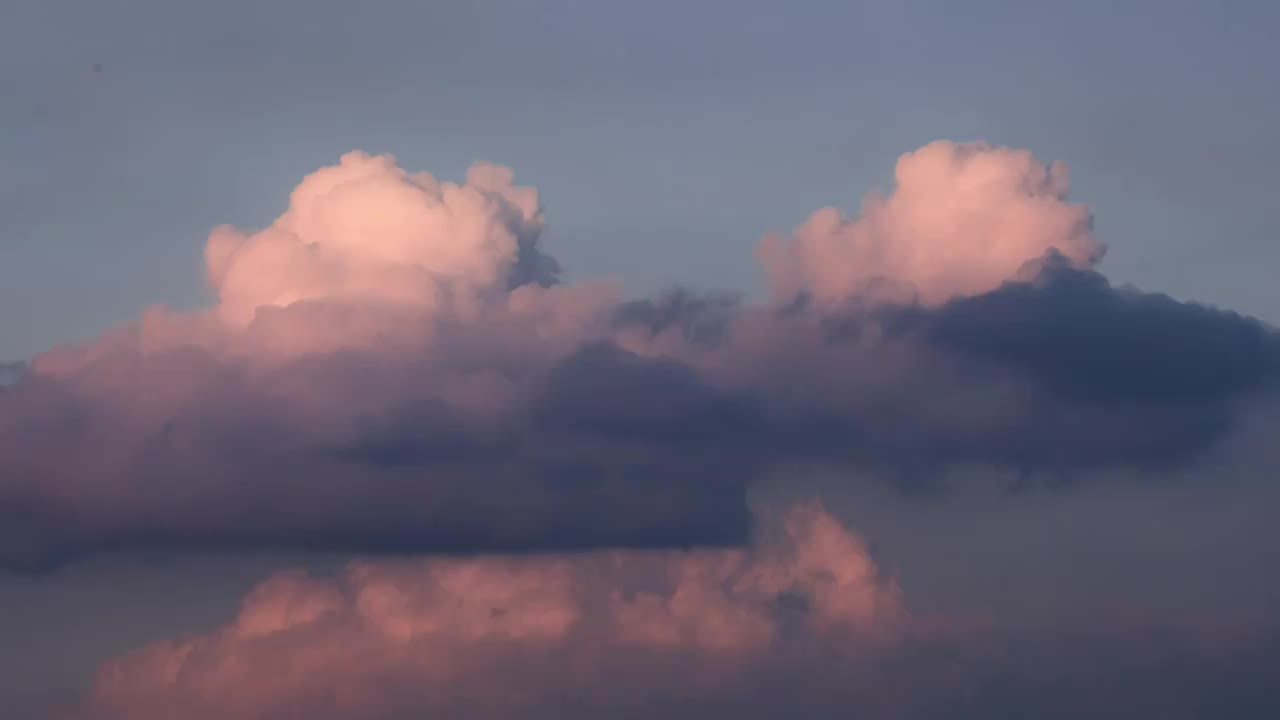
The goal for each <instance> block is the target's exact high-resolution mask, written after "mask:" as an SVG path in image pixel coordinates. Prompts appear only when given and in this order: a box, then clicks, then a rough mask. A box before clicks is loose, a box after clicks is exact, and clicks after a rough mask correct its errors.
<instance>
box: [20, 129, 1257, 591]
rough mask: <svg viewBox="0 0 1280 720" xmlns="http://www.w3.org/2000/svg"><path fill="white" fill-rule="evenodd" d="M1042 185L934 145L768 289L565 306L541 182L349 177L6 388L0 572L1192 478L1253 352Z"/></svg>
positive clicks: (1238, 391)
mask: <svg viewBox="0 0 1280 720" xmlns="http://www.w3.org/2000/svg"><path fill="white" fill-rule="evenodd" d="M1067 191H1068V185H1067V176H1066V171H1065V169H1064V168H1063V167H1062V166H1060V165H1057V164H1054V165H1048V166H1046V165H1043V164H1041V163H1040V162H1039V161H1037V160H1036V159H1035V158H1034V157H1033V156H1032V155H1031V154H1029V153H1027V152H1025V151H1018V150H1011V149H1007V148H1000V147H995V146H991V145H986V144H955V143H949V142H938V143H933V144H930V145H928V146H926V147H924V148H921V149H920V150H917V151H916V152H913V153H909V154H907V155H904V156H903V157H902V158H901V160H900V161H899V163H898V167H897V172H896V186H895V187H894V188H893V190H892V191H891V192H890V193H888V194H887V195H884V196H882V197H879V196H877V197H873V198H871V199H870V200H868V201H867V203H866V204H865V205H864V207H863V209H862V212H861V214H859V215H858V216H856V217H852V218H846V217H843V216H841V215H840V214H839V213H838V212H837V211H834V210H821V211H819V212H818V213H816V214H815V215H814V216H813V217H811V218H810V219H809V220H808V221H806V222H805V223H804V224H803V225H802V226H801V227H800V228H798V229H797V230H796V231H795V233H794V234H793V237H790V238H789V239H783V238H781V237H773V238H769V239H766V241H765V242H764V243H763V245H762V246H761V248H760V257H761V260H762V263H763V265H764V268H765V271H766V273H767V274H768V275H769V277H770V279H771V286H772V288H773V295H772V297H771V298H770V299H769V300H767V301H764V302H758V303H753V302H747V301H745V300H742V299H739V298H735V297H732V296H726V295H715V294H711V295H701V294H698V293H696V292H692V291H686V290H677V291H673V292H672V293H670V294H668V295H665V296H663V297H658V298H652V299H642V300H626V299H624V298H623V297H622V295H621V293H620V292H619V290H618V289H617V288H615V287H612V286H610V285H608V284H592V283H576V284H565V283H562V282H560V281H559V280H558V272H559V268H558V266H557V264H556V262H555V261H554V260H553V259H551V258H550V257H549V256H548V255H547V254H545V253H544V252H543V249H542V246H541V237H542V233H543V230H544V228H545V225H546V221H545V218H544V213H543V210H542V207H541V205H540V201H539V198H538V195H537V193H536V191H534V190H533V189H531V188H528V187H523V186H519V185H516V184H515V182H514V176H513V174H512V173H511V171H509V170H507V169H505V168H501V167H498V166H495V165H487V164H481V165H477V166H476V167H474V168H473V169H472V170H471V171H470V172H469V173H468V175H467V178H466V180H465V181H464V182H462V183H450V182H443V181H439V180H437V179H435V178H433V177H432V176H430V175H427V174H423V173H418V174H413V173H409V172H406V171H404V170H402V169H401V168H399V167H398V165H397V164H396V162H395V161H394V159H393V158H391V157H390V156H371V155H367V154H364V153H351V154H348V155H346V156H344V157H343V158H342V159H341V160H340V161H339V163H338V164H337V165H335V166H332V167H328V168H324V169H322V170H320V171H317V172H316V173H313V174H312V175H310V176H308V177H306V178H305V179H304V180H303V181H302V182H301V183H300V184H299V186H298V187H297V188H296V189H295V190H294V192H293V193H292V195H291V197H290V201H289V206H288V208H287V209H286V210H285V212H284V213H283V214H282V215H281V216H280V217H279V218H278V219H277V220H276V221H275V222H274V223H272V224H271V225H270V226H269V227H267V228H265V229H262V230H258V231H254V232H245V231H240V230H236V229H233V228H230V227H220V228H218V229H216V230H214V231H213V233H212V234H211V235H210V238H209V241H208V244H207V247H206V252H205V259H206V265H207V273H208V279H209V282H210V284H211V285H212V287H213V288H214V290H215V291H216V293H217V298H218V300H217V303H216V304H215V305H214V306H213V307H211V308H208V309H207V310H203V311H198V312H193V313H176V312H173V311H170V310H168V309H165V308H152V309H149V310H148V311H147V312H145V313H144V314H143V316H142V317H141V318H140V319H139V320H138V321H136V322H133V323H130V324H127V325H124V326H121V327H119V328H116V329H114V330H112V331H110V332H108V333H106V334H105V335H104V336H103V337H101V338H99V339H97V340H95V341H93V342H90V343H87V344H85V345H81V346H76V347H65V348H57V349H54V350H51V351H50V352H48V353H45V354H43V355H41V356H39V357H36V358H34V359H33V361H32V363H31V369H30V371H29V372H25V373H22V374H21V376H20V377H17V378H16V379H15V381H14V382H11V383H9V384H7V385H5V386H3V387H0V458H2V459H3V466H4V468H5V473H4V475H3V477H2V478H0V566H3V567H6V568H10V569H14V568H18V569H21V568H28V569H30V568H45V567H50V566H54V565H57V564H59V563H62V562H66V561H69V560H72V559H75V558H79V557H85V556H92V555H95V554H101V553H108V552H128V551H131V550H148V551H150V550H156V549H164V550H169V551H183V550H189V551H256V550H266V549H285V550H302V551H323V552H357V553H392V554H413V553H447V554H467V553H493V552H503V553H513V552H514V553H521V552H540V551H558V550H585V551H590V550H599V549H607V548H636V549H639V548H680V547H717V546H718V547H734V546H743V545H745V544H746V543H748V541H749V539H750V533H751V519H750V514H749V512H748V510H747V501H746V498H747V495H748V493H749V490H750V488H751V487H752V485H753V483H754V482H756V481H757V480H758V479H759V478H761V477H763V476H765V475H766V474H769V473H770V472H772V471H774V470H776V469H777V468H780V467H788V466H794V465H821V466H825V467H828V468H835V469H837V470H838V471H839V472H840V473H842V475H843V476H844V477H847V478H848V482H866V481H870V480H868V479H867V478H885V479H888V480H889V481H890V482H893V483H895V484H896V485H897V486H898V487H899V488H901V489H903V490H904V491H921V490H927V489H928V488H930V487H931V486H932V484H933V483H932V478H934V477H935V476H936V475H937V474H938V473H939V472H940V471H942V470H944V469H946V468H949V467H952V466H957V465H970V464H979V465H995V466H999V467H1003V468H1011V469H1014V470H1016V471H1018V472H1019V473H1022V474H1024V475H1026V476H1028V477H1032V476H1049V477H1053V478H1056V479H1060V480H1064V481H1069V480H1081V481H1083V480H1082V479H1084V478H1086V477H1087V476H1088V473H1090V472H1091V471H1095V470H1103V469H1115V468H1121V469H1139V470H1161V469H1168V468H1173V467H1185V466H1187V465H1189V464H1193V463H1196V462H1200V461H1203V459H1204V458H1206V457H1208V456H1209V455H1210V454H1211V453H1212V452H1213V450H1214V448H1216V447H1218V446H1219V444H1220V442H1221V440H1222V439H1223V438H1224V437H1226V436H1227V435H1228V434H1229V433H1230V432H1231V430H1232V429H1233V427H1234V426H1235V424H1236V423H1237V422H1238V419H1239V418H1240V417H1241V413H1242V412H1244V411H1245V410H1247V409H1248V407H1250V406H1252V405H1254V404H1257V403H1262V402H1265V401H1266V400H1267V398H1268V397H1269V394H1270V391H1271V388H1272V387H1273V386H1274V383H1275V380H1276V375H1277V370H1278V369H1280V337H1278V336H1277V334H1276V333H1275V332H1274V331H1273V330H1272V329H1270V328H1268V327H1266V326H1264V325H1263V324H1262V323H1260V322H1258V321H1256V320H1254V319H1252V318H1248V317H1243V316H1240V315H1238V314H1235V313H1231V312H1227V311H1222V310H1217V309H1213V308H1208V307H1204V306H1200V305H1195V304H1190V303H1184V302H1179V301H1176V300H1174V299H1172V298H1169V297H1166V296H1163V295H1158V294H1150V293H1145V292H1142V291H1139V290H1136V289H1132V288H1118V287H1114V286H1113V285H1111V284H1110V283H1109V282H1108V281H1107V280H1106V279H1105V277H1104V276H1102V275H1101V274H1099V272H1098V269H1097V266H1098V263H1099V261H1100V259H1101V258H1102V256H1103V246H1102V244H1101V243H1100V242H1099V241H1098V240H1097V239H1096V238H1095V237H1094V233H1093V228H1092V219H1091V216H1090V214H1089V212H1088V210H1087V209H1086V208H1084V207H1082V206H1080V205H1078V204H1074V203H1071V202H1069V200H1068V199H1067Z"/></svg>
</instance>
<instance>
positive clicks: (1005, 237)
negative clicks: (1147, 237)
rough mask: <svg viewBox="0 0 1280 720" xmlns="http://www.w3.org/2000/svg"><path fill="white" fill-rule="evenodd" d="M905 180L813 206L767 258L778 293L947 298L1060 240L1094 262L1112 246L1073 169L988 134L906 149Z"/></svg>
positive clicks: (1013, 271) (986, 285)
mask: <svg viewBox="0 0 1280 720" xmlns="http://www.w3.org/2000/svg"><path fill="white" fill-rule="evenodd" d="M894 177H895V180H896V187H895V188H894V189H893V191H892V192H891V193H890V194H889V195H887V196H881V195H872V196H870V197H868V198H867V199H866V201H865V203H864V204H863V207H862V211H861V213H860V214H859V215H858V216H856V217H853V218H849V217H847V216H845V215H844V214H843V213H842V212H841V211H840V210H838V209H836V208H830V207H829V208H823V209H821V210H818V211H817V212H815V213H813V215H811V216H810V217H809V219H808V220H806V221H805V222H804V224H802V225H801V226H800V227H798V228H796V229H795V231H794V233H793V235H792V237H790V238H783V237H781V236H776V235H775V236H770V237H769V238H767V239H766V240H765V242H764V243H763V244H762V245H761V247H760V258H761V260H762V262H763V263H764V265H765V269H766V270H767V272H768V275H769V281H770V285H771V287H772V289H773V293H774V295H775V297H777V298H779V299H780V300H782V301H783V302H786V301H789V300H790V299H791V298H793V297H794V296H795V295H796V294H797V293H808V294H809V295H811V296H812V297H813V298H814V299H816V300H817V301H820V302H823V303H840V302H843V301H847V300H849V299H851V298H854V297H880V298H887V299H891V300H899V301H900V300H903V299H915V300H917V301H919V302H921V303H923V304H925V305H939V304H941V303H944V302H946V301H947V300H950V299H952V298H954V297H958V296H967V295H978V294H981V293H985V292H988V291H991V290H995V289H996V288H998V287H1000V285H1001V284H1002V283H1004V282H1006V281H1008V280H1012V279H1014V278H1015V277H1016V276H1017V273H1018V271H1019V270H1020V269H1021V268H1022V266H1023V265H1024V264H1026V263H1028V262H1030V261H1034V260H1037V259H1039V258H1041V257H1042V256H1044V254H1045V253H1046V252H1047V251H1049V250H1056V251H1058V252H1059V253H1060V254H1061V255H1062V256H1064V257H1066V258H1067V259H1068V260H1069V261H1070V262H1071V263H1072V264H1073V265H1075V266H1076V267H1081V268H1088V267H1092V266H1093V265H1094V264H1095V263H1096V262H1097V261H1098V260H1100V259H1101V257H1102V254H1103V249H1104V248H1103V246H1102V244H1101V243H1099V242H1098V240H1097V239H1096V238H1095V237H1094V235H1093V228H1092V218H1091V216H1090V214H1089V210H1088V208H1086V207H1084V206H1083V205H1078V204H1073V203H1070V202H1068V201H1067V199H1066V198H1067V189H1068V180H1067V169H1066V167H1065V166H1064V165H1062V164H1061V163H1053V164H1050V165H1047V166H1046V165H1043V164H1041V163H1040V161H1038V160H1037V159H1036V158H1035V157H1034V156H1033V155H1032V154H1031V153H1029V152H1027V151H1025V150H1014V149H1010V148H1004V147H996V146H993V145H989V144H986V143H953V142H949V141H938V142H934V143H930V144H929V145H926V146H924V147H922V148H920V149H919V150H916V151H915V152H910V153H907V154H905V155H903V156H902V157H900V158H899V159H898V164H897V167H896V169H895V173H894Z"/></svg>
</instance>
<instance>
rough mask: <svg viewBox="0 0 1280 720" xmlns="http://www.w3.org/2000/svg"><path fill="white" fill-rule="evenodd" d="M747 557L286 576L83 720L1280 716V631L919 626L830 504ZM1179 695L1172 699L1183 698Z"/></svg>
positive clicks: (123, 666)
mask: <svg viewBox="0 0 1280 720" xmlns="http://www.w3.org/2000/svg"><path fill="white" fill-rule="evenodd" d="M755 537H756V539H755V541H754V542H753V543H752V544H751V546H749V547H747V548H744V549H718V550H712V549H704V550H694V551H690V552H683V551H657V550H647V551H635V550H631V551H612V552H610V551H597V552H592V553H584V554H572V555H562V554H555V555H545V556H528V555H525V556H486V557H474V558H432V559H426V560H413V561H400V562H388V561H382V562H375V563H370V562H357V563H354V564H352V565H350V566H349V567H348V568H347V569H346V570H345V571H344V572H343V573H341V574H340V575H338V576H336V577H332V578H321V577H316V576H312V575H308V574H306V573H302V572H298V571H285V572H281V573H278V574H277V575H275V576H273V577H271V578H270V579H268V580H266V581H265V582H263V583H262V584H261V585H259V586H258V587H257V588H256V589H254V590H253V591H252V592H251V593H250V594H249V595H248V596H247V597H246V598H245V599H244V602H243V605H242V607H241V608H240V611H239V613H238V615H237V616H236V617H235V618H234V619H232V620H231V621H229V622H228V623H226V624H225V625H223V626H221V627H217V628H214V629H212V630H209V631H207V632H202V633H199V634H196V635H192V636H190V637H187V638H182V639H177V640H172V641H165V642H161V643H156V644H154V645H151V646H148V647H144V648H142V649H139V650H137V651H134V652H132V653H129V654H127V655H124V656H121V657H118V658H116V659H113V660H111V661H109V662H107V663H105V664H103V666H102V667H101V668H100V669H99V671H98V673H97V676H96V678H95V680H94V683H93V686H92V690H91V692H90V693H89V694H88V695H87V697H86V699H85V701H84V702H83V703H82V704H81V705H80V706H79V707H78V708H77V709H75V710H74V711H72V712H71V713H69V714H68V716H67V717H68V718H75V719H76V720H123V719H125V718H128V719H129V720H151V719H152V718H156V719H159V718H170V717H175V716H181V717H184V718H191V719H192V720H202V719H204V718H209V719H211V720H212V719H213V718H226V717H236V718H244V719H245V720H274V719H276V718H281V719H282V718H292V717H310V718H317V719H320V720H326V719H329V718H332V719H334V720H338V719H342V720H373V719H375V718H376V719H388V720H389V719H391V718H408V717H422V716H430V717H446V718H451V717H458V718H465V717H488V718H542V717H546V718H553V717H555V718H588V717H600V716H602V715H607V716H609V717H635V718H650V717H655V716H659V715H660V716H663V717H676V718H685V717H687V718H697V717H708V716H717V717H725V716H728V717H742V718H770V717H779V716H781V715H782V714H783V713H794V712H799V713H803V714H804V715H805V716H806V717H817V718H828V717H830V718H836V717H849V716H850V715H855V716H858V715H863V716H870V717H876V718H990V717H1026V716H1037V717H1063V718H1068V717H1083V716H1089V717H1101V718H1124V717H1135V716H1139V717H1150V716H1160V717H1174V718H1184V717H1185V718H1192V717H1206V716H1214V717H1240V718H1251V717H1259V718H1261V717H1267V716H1268V715H1267V713H1268V712H1274V711H1275V710H1276V709H1277V708H1278V706H1277V703H1276V699H1275V697H1274V693H1272V692H1270V691H1269V687H1270V684H1271V681H1270V673H1269V672H1268V668H1274V662H1275V661H1276V660H1277V659H1280V643H1278V642H1277V638H1278V637H1280V636H1277V635H1276V634H1275V633H1274V631H1272V630H1265V631H1263V632H1258V630H1257V628H1252V629H1251V630H1250V632H1249V633H1244V632H1241V630H1240V628H1238V627H1233V626H1231V625H1229V624H1228V625H1213V624H1210V625H1206V626H1204V627H1201V628H1194V627H1192V628H1188V627H1180V628H1162V627H1158V626H1152V627H1142V626H1138V627H1134V626H1132V625H1130V626H1125V627H1122V628H1107V629H1105V630H1103V629H1102V628H1099V627H1089V628H1084V629H1082V630H1074V631H1071V632H1065V633H1063V632H1044V631H1042V632H1040V633H1025V632H1023V633H1018V634H1007V633H1004V632H1002V631H999V630H996V629H994V628H990V627H987V626H985V625H982V624H977V625H974V624H964V623H961V622H959V621H958V620H956V619H942V618H929V617H914V616H913V615H912V614H911V613H909V612H908V611H907V610H906V607H905V604H904V598H903V597H902V593H901V592H900V591H899V589H898V587H897V584H896V583H895V582H894V580H893V579H892V578H889V577H886V576H885V575H883V574H882V573H881V572H880V571H879V570H878V569H877V567H876V564H875V562H874V561H873V560H872V558H871V557H870V556H869V554H868V552H867V549H866V545H865V544H864V543H863V542H862V541H861V540H860V539H859V538H858V537H857V536H856V535H854V534H853V533H852V532H850V531H849V530H848V529H847V528H845V527H844V526H842V525H841V524H840V523H839V522H837V521H836V520H835V519H834V518H832V517H831V516H830V515H828V514H827V513H826V512H824V511H823V510H822V509H821V507H820V506H818V505H816V504H813V503H803V504H800V505H797V506H794V507H792V508H790V509H789V510H787V511H785V512H783V513H780V514H777V515H772V516H769V517H766V518H762V519H761V527H760V528H759V529H758V531H757V533H756V534H755ZM1171 680H1172V681H1175V682H1170V681H1171Z"/></svg>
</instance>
